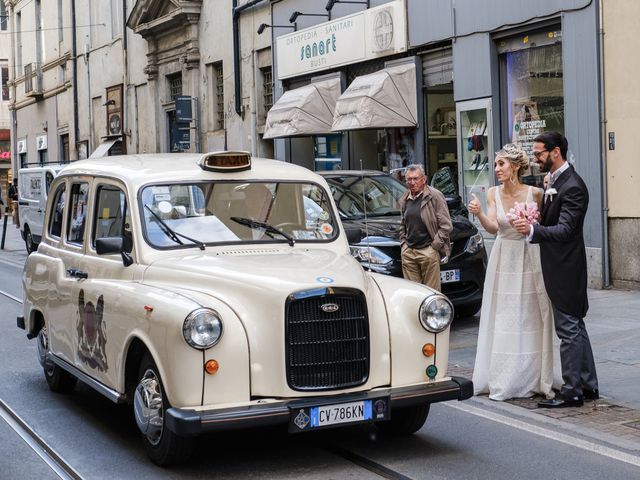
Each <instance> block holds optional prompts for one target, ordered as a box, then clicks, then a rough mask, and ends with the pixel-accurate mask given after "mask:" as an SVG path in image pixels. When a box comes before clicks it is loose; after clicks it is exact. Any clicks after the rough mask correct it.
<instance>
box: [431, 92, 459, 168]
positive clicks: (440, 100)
mask: <svg viewBox="0 0 640 480" xmlns="http://www.w3.org/2000/svg"><path fill="white" fill-rule="evenodd" d="M426 107H427V108H426V116H427V142H426V143H427V174H429V176H432V175H433V174H435V173H436V172H437V171H438V170H440V169H442V168H445V167H451V169H452V171H453V172H454V174H455V175H457V170H458V158H457V157H458V155H457V148H456V146H457V141H456V135H457V126H456V103H455V100H454V98H453V83H449V84H445V85H437V86H435V87H432V88H428V89H427V90H426Z"/></svg>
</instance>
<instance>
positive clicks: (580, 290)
mask: <svg viewBox="0 0 640 480" xmlns="http://www.w3.org/2000/svg"><path fill="white" fill-rule="evenodd" d="M568 146H569V144H568V142H567V139H566V138H565V137H564V136H563V135H561V134H559V133H557V132H544V133H542V134H540V135H538V136H537V137H536V138H535V139H534V140H533V155H534V156H535V159H536V162H537V163H538V165H539V166H540V170H541V171H542V172H550V179H549V185H548V188H547V189H546V191H545V194H544V199H543V204H542V211H541V219H540V224H535V225H528V223H527V221H526V220H516V221H514V223H513V226H514V227H515V228H516V230H518V232H520V233H522V234H523V235H527V237H528V239H529V241H530V242H532V243H539V244H540V258H541V262H542V275H543V277H544V284H545V287H546V290H547V294H548V295H549V298H550V299H551V303H552V305H553V316H554V323H555V327H556V333H557V335H558V337H559V338H560V341H561V343H560V360H561V363H562V379H563V381H564V385H562V388H561V389H560V393H559V394H558V395H557V396H556V398H553V399H551V400H543V401H541V402H539V403H538V406H539V407H542V408H564V407H581V406H582V405H583V401H584V400H583V399H585V398H586V399H588V400H595V399H597V398H599V392H598V378H597V376H596V366H595V362H594V361H593V353H592V351H591V343H590V342H589V336H588V335H587V329H586V327H585V324H584V320H583V319H584V316H585V315H586V314H587V309H588V308H589V304H588V301H587V256H586V252H585V247H584V239H583V236H582V226H583V223H584V217H585V214H586V213H587V205H588V204H589V193H588V192H587V187H586V185H585V183H584V182H583V181H582V178H580V176H579V175H578V174H577V173H576V171H575V170H574V168H573V167H572V166H571V165H570V164H569V163H567V161H566V158H567V149H568Z"/></svg>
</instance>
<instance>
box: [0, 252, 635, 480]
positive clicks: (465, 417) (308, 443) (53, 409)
mask: <svg viewBox="0 0 640 480" xmlns="http://www.w3.org/2000/svg"><path fill="white" fill-rule="evenodd" d="M14 257H15V258H16V259H18V261H14ZM14 257H9V256H8V257H2V254H0V290H4V291H7V292H8V293H9V294H10V295H12V296H15V297H19V298H20V297H21V293H20V291H19V273H20V267H19V263H20V262H19V258H20V254H19V253H18V252H17V251H16V252H15V253H14ZM20 311H21V307H20V305H19V304H18V303H17V302H15V301H14V300H11V299H9V298H7V297H5V296H2V295H0V351H1V352H2V357H3V360H4V361H3V362H2V364H0V399H2V400H3V401H4V402H6V403H7V404H8V405H9V406H10V407H11V408H12V409H13V410H14V411H15V412H16V413H17V414H18V415H20V417H21V418H23V419H24V420H25V421H26V422H28V423H29V425H30V426H31V427H32V428H33V429H34V430H35V431H36V432H37V434H38V435H40V436H41V437H42V438H43V440H44V441H45V442H46V443H48V444H49V445H50V446H51V447H52V448H53V449H54V450H55V451H57V452H58V453H59V454H60V455H61V456H62V457H63V458H64V459H65V460H66V461H67V462H69V464H70V465H71V466H72V467H73V468H75V469H76V470H77V471H78V473H79V474H80V475H81V476H82V477H83V478H87V479H94V478H95V479H102V478H105V479H106V478H108V479H112V478H123V479H126V478H193V479H200V478H211V477H212V476H215V477H216V478H229V479H237V478H242V479H245V478H269V479H272V478H284V479H287V478H306V479H326V478H335V479H342V478H349V479H369V478H381V477H386V478H414V479H422V478H430V479H432V478H435V479H447V478H455V479H477V478H495V479H503V478H504V479H512V478H516V477H517V478H522V479H528V478H531V479H536V480H539V479H540V478H600V477H604V478H607V480H615V479H625V480H626V479H629V478H639V477H640V467H639V466H640V454H638V451H635V452H634V450H633V445H634V444H633V442H632V440H633V439H630V440H627V441H626V442H627V443H624V441H623V440H621V438H620V437H617V436H615V435H613V434H611V433H607V432H600V433H598V432H596V434H595V435H594V434H593V431H591V430H589V429H588V428H584V426H581V425H580V422H577V423H571V421H570V419H571V416H570V415H569V419H566V418H553V417H549V416H545V415H541V414H540V413H537V411H536V410H528V408H526V405H524V407H525V408H523V406H519V405H517V404H510V403H497V402H490V401H488V400H486V399H483V398H474V399H473V400H471V401H467V402H451V403H449V404H438V405H434V406H433V407H432V412H431V415H430V417H429V420H428V421H427V424H426V425H425V427H424V428H423V429H422V430H421V431H420V432H418V434H416V435H414V436H411V437H406V438H388V437H383V436H379V435H377V432H376V430H375V428H373V427H371V426H364V427H360V428H350V429H343V430H339V431H336V430H333V431H325V432H314V433H313V434H306V435H298V436H291V435H288V434H286V433H284V432H283V431H282V430H280V429H268V430H249V431H243V432H230V433H226V434H224V435H218V436H206V437H202V438H201V439H200V440H199V442H198V449H197V452H196V455H195V456H194V458H193V460H192V461H191V462H190V463H189V464H187V465H185V466H182V467H179V468H174V469H169V470H163V469H159V468H157V467H155V466H154V465H152V464H151V463H150V462H149V461H148V460H147V459H146V456H145V454H144V451H143V449H142V447H141V444H140V442H139V441H138V433H137V431H136V427H135V426H134V423H133V421H132V418H131V412H130V410H129V409H127V408H126V407H122V406H116V405H114V404H113V403H111V402H109V401H108V400H106V399H104V398H103V397H101V396H99V395H98V394H96V393H95V392H94V391H93V390H91V389H89V388H88V387H85V386H83V385H81V384H79V386H78V387H77V388H76V390H75V392H73V393H72V394H70V395H57V394H53V393H52V392H50V391H49V389H48V388H47V385H46V382H45V381H44V378H43V375H42V371H41V368H40V366H39V364H38V362H37V360H36V354H35V343H34V341H29V340H27V339H26V337H25V335H24V332H22V331H20V330H18V329H17V328H16V326H15V317H16V315H18V314H19V312H20ZM476 321H477V320H474V319H467V320H463V321H460V322H458V324H457V325H456V326H455V328H454V331H453V334H452V339H453V345H454V347H455V348H454V350H453V352H452V361H453V364H454V368H460V369H462V370H464V369H467V370H468V365H472V359H473V353H474V348H475V347H474V345H475V343H474V342H475V340H474V333H473V332H474V329H475V327H474V325H475V322H476ZM603 328H604V327H603ZM605 336H606V335H605ZM609 337H610V338H609V340H607V341H605V342H604V343H603V345H604V344H610V345H618V343H617V342H618V341H619V339H618V338H617V333H616V335H614V334H611V335H609ZM609 355H612V354H610V353H607V354H606V356H609ZM603 361H608V360H606V359H605V360H603ZM456 365H457V367H456ZM608 381H609V380H607V382H608ZM575 410H577V409H575ZM595 411H596V413H598V412H597V408H596V409H595ZM586 413H588V411H587V410H583V413H582V414H583V415H585V414H586ZM574 418H577V417H574ZM638 420H639V421H640V417H638ZM635 445H637V447H638V449H640V442H639V443H637V444H635ZM639 451H640V450H639ZM0 468H1V470H0V472H2V474H1V475H0V477H1V478H3V479H9V480H11V479H14V478H15V479H23V478H45V479H46V478H57V475H54V474H52V471H51V470H50V469H49V467H47V465H46V464H45V463H44V462H43V461H42V460H41V459H40V458H39V457H38V456H37V455H36V454H35V453H34V451H33V450H31V448H30V447H29V446H28V445H27V444H26V443H25V442H24V441H23V440H22V439H21V438H20V437H18V435H17V434H16V433H15V432H14V431H13V430H12V429H11V428H10V427H9V425H8V424H7V423H6V422H5V421H4V420H2V419H0Z"/></svg>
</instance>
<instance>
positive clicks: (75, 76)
mask: <svg viewBox="0 0 640 480" xmlns="http://www.w3.org/2000/svg"><path fill="white" fill-rule="evenodd" d="M71 58H72V62H73V63H72V70H73V135H74V139H73V141H74V145H75V148H76V159H77V158H78V142H79V141H80V127H79V126H78V48H77V46H76V0H71ZM87 68H89V66H88V65H87ZM88 153H89V152H87V155H88Z"/></svg>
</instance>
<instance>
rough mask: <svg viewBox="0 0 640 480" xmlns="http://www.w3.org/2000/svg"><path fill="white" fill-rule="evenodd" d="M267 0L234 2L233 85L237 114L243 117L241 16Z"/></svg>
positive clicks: (234, 0)
mask: <svg viewBox="0 0 640 480" xmlns="http://www.w3.org/2000/svg"><path fill="white" fill-rule="evenodd" d="M264 1H265V0H250V1H248V2H247V3H245V4H244V5H241V6H238V0H233V85H234V97H235V107H236V113H237V114H238V115H242V98H241V95H242V92H241V91H240V90H241V85H240V82H241V80H242V77H241V75H240V14H241V13H242V12H243V11H245V10H246V9H248V8H251V7H253V6H254V5H257V4H258V3H262V2H264Z"/></svg>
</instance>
